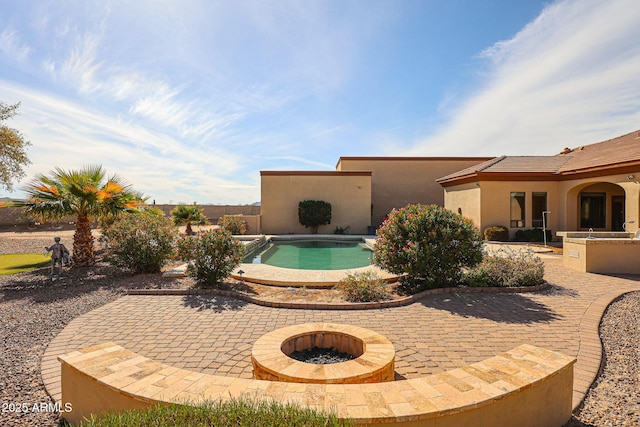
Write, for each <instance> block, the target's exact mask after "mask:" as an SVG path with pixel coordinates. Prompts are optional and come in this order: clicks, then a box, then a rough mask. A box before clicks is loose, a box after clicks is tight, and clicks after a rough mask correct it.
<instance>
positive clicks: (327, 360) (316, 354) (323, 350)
mask: <svg viewBox="0 0 640 427" xmlns="http://www.w3.org/2000/svg"><path fill="white" fill-rule="evenodd" d="M280 350H282V352H283V353H284V354H286V355H287V356H289V357H291V358H292V359H295V360H299V361H300V362H305V363H315V364H320V365H326V364H331V363H341V362H346V361H348V360H353V359H356V358H358V357H360V356H362V354H363V353H364V344H363V342H362V340H361V339H359V338H358V337H355V336H353V335H347V334H341V333H337V332H330V331H319V332H315V333H305V334H300V335H296V336H292V337H290V338H288V339H286V340H285V341H284V342H283V343H282V346H280Z"/></svg>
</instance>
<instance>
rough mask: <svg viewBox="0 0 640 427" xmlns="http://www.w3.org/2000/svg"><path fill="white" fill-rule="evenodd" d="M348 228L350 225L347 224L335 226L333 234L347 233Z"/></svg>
mask: <svg viewBox="0 0 640 427" xmlns="http://www.w3.org/2000/svg"><path fill="white" fill-rule="evenodd" d="M350 229H351V226H349V225H347V226H346V227H336V229H335V230H333V234H348V233H349V230H350Z"/></svg>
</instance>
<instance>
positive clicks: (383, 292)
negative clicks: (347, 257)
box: [335, 271, 391, 302]
mask: <svg viewBox="0 0 640 427" xmlns="http://www.w3.org/2000/svg"><path fill="white" fill-rule="evenodd" d="M335 289H337V290H339V291H341V292H342V294H343V295H344V299H346V300H347V301H351V302H371V301H381V300H386V299H389V298H390V297H391V295H390V294H389V292H388V291H387V284H386V283H385V282H384V281H383V280H382V279H380V278H379V277H378V275H377V274H376V273H374V272H373V271H365V272H361V273H349V274H347V277H345V278H344V279H342V280H341V281H340V282H338V284H337V285H336V286H335Z"/></svg>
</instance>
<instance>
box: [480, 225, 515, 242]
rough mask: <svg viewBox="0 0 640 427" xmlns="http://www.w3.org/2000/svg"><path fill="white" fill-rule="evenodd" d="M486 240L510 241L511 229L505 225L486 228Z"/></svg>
mask: <svg viewBox="0 0 640 427" xmlns="http://www.w3.org/2000/svg"><path fill="white" fill-rule="evenodd" d="M484 240H488V241H492V242H508V241H509V229H508V228H507V227H505V226H504V225H494V226H491V227H487V228H485V229H484Z"/></svg>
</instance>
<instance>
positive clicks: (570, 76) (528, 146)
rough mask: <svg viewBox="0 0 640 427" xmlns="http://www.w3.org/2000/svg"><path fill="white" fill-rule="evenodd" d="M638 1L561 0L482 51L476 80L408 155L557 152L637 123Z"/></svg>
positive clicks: (639, 99) (639, 76)
mask: <svg viewBox="0 0 640 427" xmlns="http://www.w3.org/2000/svg"><path fill="white" fill-rule="evenodd" d="M639 20H640V8H638V7H637V4H636V2H635V0H611V1H607V2H601V1H598V0H564V1H558V2H556V3H554V4H552V5H550V6H548V7H546V8H545V9H544V10H543V11H542V13H541V14H540V16H539V17H538V18H537V19H535V20H534V21H532V22H531V23H529V24H528V25H527V26H526V27H525V28H524V29H522V30H521V31H520V32H519V33H518V34H516V35H515V36H514V37H513V38H511V39H509V40H506V41H501V42H498V43H496V44H495V45H493V46H491V47H490V48H488V49H486V50H485V51H484V52H482V54H481V56H482V57H483V58H485V59H486V60H487V61H489V64H488V69H487V70H486V74H485V86H484V87H482V88H481V89H480V90H478V91H477V92H476V93H475V94H473V95H471V96H470V97H468V98H467V99H466V100H465V101H464V102H462V103H458V104H457V106H454V107H449V108H450V110H449V112H448V114H449V117H450V119H449V120H448V121H447V122H446V123H445V124H444V125H443V126H442V127H441V128H440V130H439V131H438V132H436V133H435V134H433V135H431V136H429V137H427V138H425V139H424V140H421V141H419V142H418V143H417V144H416V145H415V147H414V148H413V149H412V150H410V153H409V154H419V155H445V154H446V155H500V154H531V155H533V154H542V155H551V154H556V153H557V152H559V151H560V150H561V149H562V148H563V147H565V146H577V145H583V144H586V143H592V142H597V141H601V140H604V139H607V138H611V137H615V136H619V135H622V134H624V133H627V132H630V131H632V130H635V129H637V128H639V127H640V125H639V123H640V73H639V72H638V70H640V44H638V40H640V26H638V24H637V23H638V21H639Z"/></svg>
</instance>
